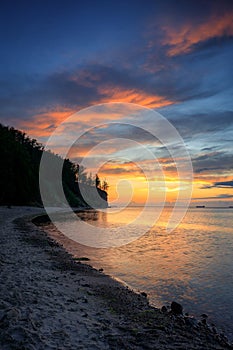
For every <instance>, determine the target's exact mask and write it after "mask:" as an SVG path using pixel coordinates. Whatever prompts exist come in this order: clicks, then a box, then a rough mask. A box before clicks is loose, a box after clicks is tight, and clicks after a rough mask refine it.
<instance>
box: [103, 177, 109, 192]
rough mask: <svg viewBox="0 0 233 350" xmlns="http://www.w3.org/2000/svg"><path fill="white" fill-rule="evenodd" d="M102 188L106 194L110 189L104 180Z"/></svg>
mask: <svg viewBox="0 0 233 350" xmlns="http://www.w3.org/2000/svg"><path fill="white" fill-rule="evenodd" d="M101 188H102V190H103V191H106V192H107V190H108V188H109V185H108V183H107V181H106V179H104V181H103V185H102V187H101Z"/></svg>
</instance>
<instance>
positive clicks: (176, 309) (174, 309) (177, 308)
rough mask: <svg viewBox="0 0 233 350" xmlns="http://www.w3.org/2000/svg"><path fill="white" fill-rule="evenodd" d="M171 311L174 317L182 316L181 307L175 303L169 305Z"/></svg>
mask: <svg viewBox="0 0 233 350" xmlns="http://www.w3.org/2000/svg"><path fill="white" fill-rule="evenodd" d="M171 310H172V312H173V313H174V314H176V315H183V306H182V305H181V304H179V303H177V302H176V301H173V302H172V303H171Z"/></svg>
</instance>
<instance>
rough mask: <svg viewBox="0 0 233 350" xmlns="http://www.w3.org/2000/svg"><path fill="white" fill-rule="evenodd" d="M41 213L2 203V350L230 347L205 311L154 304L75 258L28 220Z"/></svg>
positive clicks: (0, 326)
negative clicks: (195, 313) (197, 312)
mask: <svg viewBox="0 0 233 350" xmlns="http://www.w3.org/2000/svg"><path fill="white" fill-rule="evenodd" d="M41 213H43V210H42V209H40V208H32V207H13V208H11V209H8V208H3V207H1V208H0V224H1V227H0V232H1V234H0V240H1V246H0V247H1V248H0V268H1V274H0V279H1V291H0V349H3V350H7V349H9V350H11V349H20V350H23V349H28V350H29V349H31V350H33V349H41V350H42V349H161V350H162V349H171V350H172V349H191V350H192V349H203V350H205V349H233V347H232V346H231V345H230V344H229V343H228V342H227V339H226V338H225V337H224V336H223V335H221V334H218V330H216V329H215V327H212V326H211V325H208V323H207V322H206V318H205V317H204V316H203V319H202V320H196V319H195V318H192V317H189V316H187V315H182V314H179V312H178V311H177V312H175V309H173V311H171V310H170V309H168V308H163V309H162V310H160V309H156V308H154V307H152V306H150V304H149V302H148V299H147V296H146V294H145V293H143V292H142V293H135V292H134V291H132V290H130V288H128V287H127V286H124V285H123V284H121V283H119V282H118V281H116V280H114V279H112V278H111V277H110V276H107V275H105V274H104V272H103V271H99V270H97V269H94V268H92V267H91V266H88V265H87V264H83V263H81V262H80V261H77V259H74V258H73V257H72V255H71V254H69V253H68V252H67V251H66V250H65V249H64V247H63V246H62V245H61V244H59V243H58V242H56V241H55V240H54V239H52V238H51V237H49V236H48V235H47V233H45V232H44V231H43V230H42V229H41V228H40V227H36V226H35V225H34V224H33V223H32V222H31V220H32V219H33V217H36V216H37V215H39V214H41ZM171 302H172V301H171Z"/></svg>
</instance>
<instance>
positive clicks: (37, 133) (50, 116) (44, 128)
mask: <svg viewBox="0 0 233 350" xmlns="http://www.w3.org/2000/svg"><path fill="white" fill-rule="evenodd" d="M73 113H74V111H73V110H70V109H68V108H67V109H63V108H57V109H56V110H54V111H47V112H46V111H41V112H39V113H37V114H35V115H33V116H32V117H31V119H30V120H27V121H23V122H21V123H20V129H22V130H26V132H27V134H29V135H30V136H31V137H38V138H41V137H49V136H50V135H51V133H52V131H53V130H54V129H55V128H56V126H58V125H59V124H60V123H61V122H62V121H63V120H65V119H66V118H68V117H69V116H70V115H71V114H73Z"/></svg>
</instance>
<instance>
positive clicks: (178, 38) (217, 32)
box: [162, 13, 233, 56]
mask: <svg viewBox="0 0 233 350" xmlns="http://www.w3.org/2000/svg"><path fill="white" fill-rule="evenodd" d="M162 29H163V31H164V33H165V38H164V39H163V41H162V44H163V45H169V46H170V49H169V50H168V55H169V56H176V55H179V54H182V53H188V52H190V51H192V46H193V45H195V44H198V43H200V42H203V41H206V40H208V39H211V38H220V37H222V36H225V35H228V36H231V35H233V13H225V14H224V15H223V16H222V17H218V16H216V15H215V16H212V17H211V18H210V20H209V21H206V22H204V23H201V24H200V25H199V26H198V25H196V24H193V23H186V24H184V25H183V26H180V27H173V26H172V27H171V26H170V25H168V26H163V27H162Z"/></svg>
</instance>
